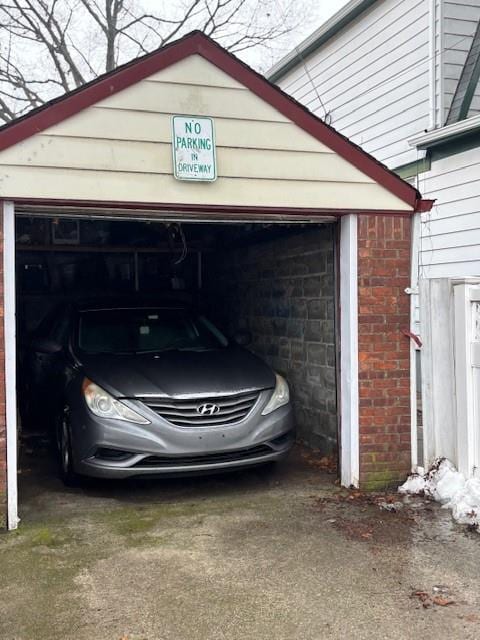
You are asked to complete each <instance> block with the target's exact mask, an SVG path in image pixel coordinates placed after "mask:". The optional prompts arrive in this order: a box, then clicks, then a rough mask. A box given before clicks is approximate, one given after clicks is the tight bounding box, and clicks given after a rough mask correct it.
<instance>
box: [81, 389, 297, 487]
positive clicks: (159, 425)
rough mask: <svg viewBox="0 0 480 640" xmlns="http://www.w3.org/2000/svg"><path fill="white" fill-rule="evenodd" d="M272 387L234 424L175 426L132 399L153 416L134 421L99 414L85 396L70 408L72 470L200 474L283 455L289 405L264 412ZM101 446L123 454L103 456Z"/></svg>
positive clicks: (290, 429)
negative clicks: (100, 416)
mask: <svg viewBox="0 0 480 640" xmlns="http://www.w3.org/2000/svg"><path fill="white" fill-rule="evenodd" d="M270 395H271V390H267V391H262V392H261V393H260V394H259V398H258V400H257V402H256V404H255V406H254V407H253V409H252V411H251V412H250V414H249V415H248V416H246V418H245V419H244V420H241V421H239V422H237V423H234V424H229V425H222V426H210V427H199V426H195V427H179V426H175V425H173V424H172V423H170V422H168V421H166V420H165V419H164V418H162V417H161V416H159V415H157V414H156V413H154V412H152V411H151V410H149V409H148V407H146V406H145V405H141V404H139V403H138V402H136V401H127V402H128V404H130V406H131V407H132V408H134V409H135V411H137V412H139V413H142V415H144V416H145V417H147V418H148V419H149V420H151V424H148V425H138V424H132V423H128V422H122V421H119V420H106V419H101V418H97V417H96V416H94V415H93V414H92V413H91V412H90V411H89V410H88V408H87V407H86V405H85V403H84V402H83V400H80V401H79V402H78V404H77V406H75V407H72V411H71V427H72V443H73V460H74V466H75V471H76V472H77V473H80V474H82V475H87V476H93V477H97V478H119V479H121V478H129V477H135V476H162V475H179V474H198V473H203V472H215V471H223V470H229V469H237V468H243V467H248V466H253V465H258V464H264V463H267V462H274V461H277V460H281V459H282V458H284V457H285V456H286V455H287V454H288V452H289V450H290V449H291V447H292V446H293V444H294V440H295V435H294V422H293V412H292V407H291V405H290V404H288V405H285V406H284V407H281V408H279V409H277V410H275V411H273V412H272V413H270V414H268V415H266V416H262V415H261V412H262V410H263V408H264V406H265V405H266V403H267V402H268V399H269V398H270ZM102 450H113V451H118V452H125V457H124V458H122V459H107V458H106V457H105V456H104V455H103V451H102Z"/></svg>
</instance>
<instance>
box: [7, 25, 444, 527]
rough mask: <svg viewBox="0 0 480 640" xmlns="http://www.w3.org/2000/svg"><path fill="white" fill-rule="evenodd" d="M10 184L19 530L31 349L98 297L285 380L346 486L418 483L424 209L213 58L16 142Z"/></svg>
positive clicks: (165, 64) (78, 107) (11, 484)
mask: <svg viewBox="0 0 480 640" xmlns="http://www.w3.org/2000/svg"><path fill="white" fill-rule="evenodd" d="M179 127H180V129H179ZM197 128H198V131H197ZM180 132H182V135H180ZM200 132H202V133H200ZM0 180H1V182H0V184H1V186H0V196H1V198H2V199H3V204H2V208H3V266H4V287H3V309H4V362H5V377H4V385H3V387H2V389H1V390H0V392H1V394H3V397H4V399H5V413H4V425H5V426H4V434H5V435H4V437H2V439H0V454H1V453H2V451H4V463H2V465H0V474H1V477H0V495H2V494H3V496H4V504H5V507H6V508H5V510H4V512H5V517H6V523H7V526H8V527H9V528H10V529H12V528H15V527H16V526H17V523H18V495H17V480H16V475H17V444H18V429H17V410H18V409H20V414H21V413H22V411H23V409H22V407H21V404H22V401H21V396H22V391H23V397H28V396H29V394H30V391H29V386H28V376H29V375H30V374H29V373H27V374H26V373H25V371H27V372H28V369H25V368H24V367H23V366H22V360H21V358H22V349H23V347H22V344H23V342H24V336H26V335H28V334H29V333H30V332H31V331H32V330H33V329H35V327H36V326H38V325H39V323H40V322H41V321H42V320H43V319H44V318H45V317H48V313H49V310H50V309H51V308H52V307H53V306H54V305H55V304H56V303H58V302H60V303H63V302H65V301H66V300H71V299H77V298H79V297H82V296H85V295H86V294H88V295H89V296H90V297H94V298H97V299H98V300H100V301H102V300H103V299H105V298H107V297H111V296H113V295H115V296H123V297H125V296H128V297H130V298H132V297H135V296H154V297H155V296H157V297H158V296H160V295H163V294H164V293H166V292H168V293H169V295H171V296H176V299H179V297H181V296H184V298H185V297H188V299H189V300H190V301H191V303H192V304H193V303H194V304H195V306H196V307H197V308H198V309H199V311H201V313H202V314H205V315H206V316H207V317H208V318H209V319H211V321H212V322H213V323H214V325H215V326H218V327H220V328H221V329H222V330H223V331H224V332H225V333H226V334H227V335H229V336H234V335H236V334H238V335H240V334H242V335H243V337H244V338H243V339H244V340H246V338H247V337H248V343H249V349H251V350H252V351H253V352H254V353H256V354H258V356H260V357H261V358H262V360H264V361H265V362H267V363H268V364H269V365H270V366H271V367H272V368H273V369H274V370H275V371H276V372H277V373H279V374H280V375H282V376H285V377H286V378H287V379H288V382H289V385H290V388H291V393H292V398H293V405H294V420H295V424H296V428H297V437H298V439H299V440H301V441H302V442H304V443H306V444H307V445H309V446H311V447H312V448H316V449H320V450H321V451H323V452H325V453H332V452H337V453H338V457H339V461H340V477H341V482H342V484H344V485H345V486H350V485H353V486H359V485H361V486H363V487H366V488H367V487H378V486H386V485H388V484H392V483H395V482H396V481H398V480H400V479H401V478H402V477H403V476H404V475H405V474H406V473H407V472H408V471H409V468H410V438H411V433H410V358H411V354H410V345H409V341H408V337H406V336H405V335H404V334H403V330H404V329H405V327H408V318H409V304H410V303H409V299H408V296H407V294H406V293H405V289H406V288H407V287H408V286H409V283H410V219H411V216H412V214H414V213H415V212H416V211H420V210H425V208H428V207H429V206H431V203H429V202H428V201H423V200H422V199H421V197H420V195H419V194H418V192H417V191H416V190H415V189H413V188H412V187H411V186H410V185H408V184H407V183H405V182H403V181H402V180H401V179H400V178H398V177H397V176H396V175H394V174H392V173H390V172H389V171H388V170H387V169H386V168H385V167H383V166H382V165H380V164H378V163H377V162H376V161H375V160H374V159H373V158H371V157H370V156H368V155H367V154H365V153H364V152H363V151H361V149H359V148H358V147H356V146H354V145H352V144H351V143H349V142H348V140H346V139H345V138H343V137H342V136H340V135H339V134H338V133H336V132H335V131H334V130H333V129H331V128H330V127H328V126H327V125H325V124H324V123H323V122H321V121H320V120H318V119H317V118H316V117H315V116H313V115H312V114H310V113H309V112H308V111H307V110H305V109H304V108H303V107H301V106H300V105H298V104H297V103H296V102H294V101H292V100H291V99H290V98H288V97H287V96H286V95H285V94H283V93H282V92H281V91H280V90H278V89H277V88H275V87H273V86H272V85H270V84H269V83H268V82H267V81H265V79H264V78H262V77H261V76H259V75H258V74H256V73H255V72H253V71H252V70H251V69H249V68H248V67H246V66H245V65H243V64H242V63H240V62H239V61H238V60H237V59H235V58H234V57H233V56H231V55H230V54H228V53H227V52H225V51H224V50H222V49H221V48H220V47H219V46H218V45H216V44H215V43H214V42H213V41H211V40H209V39H208V38H207V37H205V36H204V35H202V34H200V33H192V34H190V35H189V36H186V37H185V38H183V39H181V40H179V41H177V42H175V43H173V44H172V45H169V46H167V47H165V48H163V49H161V50H159V51H157V52H155V53H153V54H149V55H148V56H145V57H144V58H141V59H139V60H137V61H135V62H133V63H130V64H128V65H125V66H124V67H121V68H120V69H118V70H116V71H115V72H113V73H110V74H108V75H106V76H103V77H101V78H99V79H98V80H96V81H94V82H92V83H90V84H88V85H86V86H84V87H82V88H81V89H79V90H77V91H75V92H72V93H71V94H68V95H67V96H65V97H62V98H60V99H57V100H55V101H53V102H52V103H50V104H48V105H46V106H44V107H42V108H40V109H38V110H36V111H35V112H33V113H31V114H29V115H27V116H26V117H24V118H21V119H19V120H17V121H15V122H14V123H12V124H11V125H8V126H6V127H4V128H3V129H2V130H0ZM153 315H154V314H153ZM153 315H152V318H153ZM148 332H149V330H148V327H144V325H142V326H141V327H140V333H144V334H145V335H146V334H148ZM17 365H18V366H17ZM17 368H18V376H17ZM16 380H17V381H18V383H17V384H16V382H15V381H16ZM25 389H27V391H26V392H25ZM205 397H207V396H205ZM172 400H176V398H175V397H172ZM33 413H34V412H33ZM25 427H27V425H25ZM20 510H21V504H20Z"/></svg>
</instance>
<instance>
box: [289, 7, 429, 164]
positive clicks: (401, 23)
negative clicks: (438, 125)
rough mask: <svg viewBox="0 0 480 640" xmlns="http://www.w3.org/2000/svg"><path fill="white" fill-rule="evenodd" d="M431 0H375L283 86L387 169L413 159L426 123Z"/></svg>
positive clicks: (427, 121) (427, 117)
mask: <svg viewBox="0 0 480 640" xmlns="http://www.w3.org/2000/svg"><path fill="white" fill-rule="evenodd" d="M429 18H430V0H381V1H379V2H377V3H376V4H375V5H373V6H372V7H371V8H370V9H369V10H367V11H365V12H364V13H363V14H362V15H361V16H359V17H358V18H357V19H356V20H354V21H353V22H352V23H350V24H349V25H348V26H347V27H346V28H345V29H343V30H342V31H341V32H339V33H338V34H337V35H336V36H335V37H333V38H332V39H331V40H329V41H328V42H327V43H325V44H324V45H323V46H322V47H321V48H320V49H319V50H318V51H317V52H316V53H315V54H312V56H311V57H309V58H308V60H307V61H306V64H307V67H308V70H309V74H310V77H311V79H312V81H313V83H314V84H315V85H316V88H317V91H315V90H314V88H313V86H312V82H311V81H310V79H309V78H308V75H307V74H306V72H305V69H304V67H303V66H302V65H299V66H298V67H296V68H295V69H294V70H292V71H291V72H289V73H288V74H287V75H286V76H285V77H283V78H282V79H281V80H280V81H279V85H280V86H281V88H282V89H284V90H285V91H287V93H290V94H291V95H292V96H293V97H294V98H296V99H297V100H299V101H300V102H302V103H303V104H305V105H306V106H307V107H309V108H310V109H311V110H313V111H314V112H315V113H316V114H317V115H319V116H321V117H323V116H324V115H325V111H324V109H323V107H322V106H321V105H320V103H319V100H318V97H317V92H318V94H319V96H320V98H321V101H322V103H323V105H324V107H325V110H326V112H328V113H329V114H330V116H331V122H332V125H333V126H334V127H335V128H336V129H337V130H338V131H340V132H341V133H342V134H344V135H346V136H347V137H349V138H350V139H351V140H353V142H355V143H357V144H359V145H361V146H362V148H363V149H365V151H368V152H369V153H371V154H373V155H374V156H375V157H376V158H378V159H379V160H380V161H382V162H384V163H386V164H387V165H388V166H389V167H391V168H395V167H398V166H400V165H402V164H405V163H408V162H411V161H414V160H416V159H417V152H416V150H414V149H412V148H411V147H410V146H409V144H408V139H409V138H412V137H414V136H415V135H418V134H419V133H421V132H423V131H424V130H425V129H426V128H428V126H429V118H430V90H429V70H430V64H431V55H430V41H429V37H430V32H429Z"/></svg>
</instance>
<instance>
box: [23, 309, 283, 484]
mask: <svg viewBox="0 0 480 640" xmlns="http://www.w3.org/2000/svg"><path fill="white" fill-rule="evenodd" d="M54 316H55V318H54V321H53V322H52V318H50V319H47V321H46V322H45V323H44V325H45V326H48V327H53V329H52V330H50V331H49V332H45V331H43V332H42V329H40V330H39V331H38V332H37V334H36V336H35V337H34V339H33V340H32V341H31V344H30V349H29V353H28V357H27V358H26V359H25V365H24V375H25V377H26V379H28V380H29V381H30V388H29V389H28V392H27V393H26V394H25V395H26V396H27V397H28V399H29V402H30V403H31V404H33V405H34V407H33V410H34V411H35V412H37V413H38V410H39V408H40V407H42V408H43V409H44V410H45V411H46V412H48V413H49V415H50V416H51V418H50V419H51V421H52V423H54V424H55V425H56V435H57V442H58V451H59V460H60V473H61V476H62V478H63V480H64V481H65V482H66V483H67V484H73V483H75V482H76V481H77V480H78V475H86V476H94V477H101V478H127V477H131V476H159V475H164V474H169V475H177V474H184V473H201V472H206V471H209V472H213V471H220V470H227V469H234V468H239V467H245V466H250V465H257V464H261V463H266V462H273V461H277V460H280V459H281V458H283V457H284V456H285V455H286V454H287V453H288V451H289V450H290V448H291V447H292V445H293V443H294V423H293V414H292V406H291V402H290V395H289V389H288V384H287V382H286V381H285V379H284V378H282V376H280V375H278V374H276V373H274V372H273V371H272V369H271V368H270V367H269V366H268V365H267V364H266V363H265V362H263V361H262V360H261V359H260V358H258V357H257V356H255V355H254V354H252V353H251V352H249V351H248V350H246V349H245V348H244V347H243V346H240V344H238V342H241V341H242V340H240V338H239V339H238V342H236V341H231V340H228V339H227V338H226V337H225V336H224V335H223V334H222V333H221V332H220V331H219V330H218V329H217V328H216V327H215V326H214V325H213V324H212V323H211V322H210V321H209V320H207V318H205V317H204V316H203V315H200V314H199V313H196V312H194V311H193V310H192V309H190V308H189V307H188V306H186V305H181V304H178V303H176V304H173V303H168V304H165V305H142V304H139V303H130V304H128V305H126V304H118V303H117V304H116V305H111V304H105V303H103V304H99V303H95V304H93V305H92V304H84V305H78V304H77V305H69V306H67V307H65V308H64V309H63V310H61V311H56V312H55V313H54ZM42 333H43V335H42ZM243 341H245V336H243Z"/></svg>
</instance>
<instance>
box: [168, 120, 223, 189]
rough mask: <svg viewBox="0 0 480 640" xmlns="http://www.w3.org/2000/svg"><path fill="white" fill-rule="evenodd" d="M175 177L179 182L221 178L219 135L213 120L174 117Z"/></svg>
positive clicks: (210, 180)
mask: <svg viewBox="0 0 480 640" xmlns="http://www.w3.org/2000/svg"><path fill="white" fill-rule="evenodd" d="M172 138H173V140H172V149H173V174H174V176H175V178H177V180H206V181H209V182H212V181H213V180H216V178H217V166H216V158H215V134H214V131H213V120H212V119H211V118H196V117H189V116H173V118H172Z"/></svg>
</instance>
